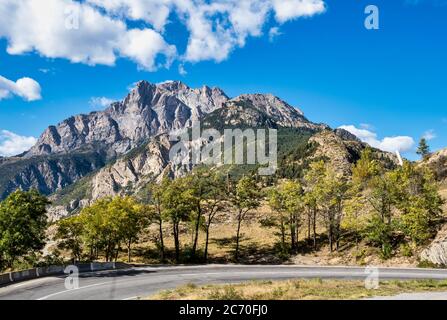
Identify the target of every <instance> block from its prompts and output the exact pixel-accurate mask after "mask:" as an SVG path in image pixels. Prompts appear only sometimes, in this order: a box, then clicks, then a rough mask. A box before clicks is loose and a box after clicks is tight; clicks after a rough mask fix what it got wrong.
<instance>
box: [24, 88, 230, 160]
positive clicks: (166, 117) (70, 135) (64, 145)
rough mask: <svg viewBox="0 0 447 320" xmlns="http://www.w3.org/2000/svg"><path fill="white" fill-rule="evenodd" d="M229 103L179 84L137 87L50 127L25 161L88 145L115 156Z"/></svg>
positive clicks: (222, 97)
mask: <svg viewBox="0 0 447 320" xmlns="http://www.w3.org/2000/svg"><path fill="white" fill-rule="evenodd" d="M227 101H228V97H227V96H226V95H225V93H224V92H223V91H222V90H220V89H218V88H213V89H211V88H209V87H206V86H204V87H203V88H201V89H191V88H189V87H188V86H186V85H185V84H183V83H181V82H178V81H175V82H166V83H162V84H158V85H156V84H151V83H149V82H147V81H141V82H138V83H137V84H136V86H135V88H134V89H132V91H131V92H130V94H129V95H128V96H127V97H126V98H125V99H124V100H123V101H121V102H115V103H112V105H111V106H110V107H109V108H107V109H106V110H104V111H100V112H93V113H90V114H88V115H78V116H75V117H71V118H69V119H67V120H65V121H63V122H61V123H60V124H58V125H57V126H50V127H48V129H47V130H45V132H44V133H43V134H42V136H41V137H40V139H39V140H38V142H37V144H36V145H35V146H33V147H32V148H31V150H29V151H28V152H26V153H25V154H24V156H23V157H25V158H30V157H33V156H37V155H48V154H60V153H68V152H73V151H74V150H76V149H79V148H81V147H84V146H85V145H86V144H99V145H103V146H106V147H107V148H109V149H110V150H111V151H112V153H113V155H115V156H116V155H121V154H124V153H126V152H127V151H129V150H131V149H133V148H135V147H137V146H139V145H140V144H141V143H143V142H144V141H146V140H147V139H148V138H149V137H151V136H154V135H157V134H160V133H165V132H169V131H172V130H176V129H181V128H184V127H185V126H186V125H187V124H188V123H189V121H191V120H198V119H200V118H201V117H202V116H203V115H204V114H207V113H209V112H211V111H214V110H216V109H218V108H221V107H222V106H223V105H224V104H225V102H227Z"/></svg>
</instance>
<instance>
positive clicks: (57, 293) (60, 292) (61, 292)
mask: <svg viewBox="0 0 447 320" xmlns="http://www.w3.org/2000/svg"><path fill="white" fill-rule="evenodd" d="M109 283H111V282H101V283H96V284H91V285H89V286H85V287H80V288H77V289H71V290H64V291H59V292H55V293H52V294H49V295H47V296H45V297H42V298H39V299H37V300H46V299H48V298H51V297H54V296H57V295H59V294H63V293H66V292H72V291H77V290H82V289H86V288H91V287H96V286H102V285H104V284H109Z"/></svg>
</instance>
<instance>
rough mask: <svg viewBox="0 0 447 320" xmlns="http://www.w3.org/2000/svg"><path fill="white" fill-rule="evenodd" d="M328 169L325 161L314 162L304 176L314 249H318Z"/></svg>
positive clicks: (306, 204) (305, 201) (309, 225)
mask: <svg viewBox="0 0 447 320" xmlns="http://www.w3.org/2000/svg"><path fill="white" fill-rule="evenodd" d="M325 171H326V167H325V164H324V162H323V161H317V162H312V163H311V164H310V165H309V169H308V170H307V171H306V172H305V175H304V186H305V187H304V191H305V194H304V198H303V201H304V204H305V206H306V208H307V211H308V235H310V228H311V227H312V240H313V248H314V250H316V249H317V219H318V216H319V213H320V210H319V205H320V204H321V200H322V198H321V196H322V187H323V184H324V176H325Z"/></svg>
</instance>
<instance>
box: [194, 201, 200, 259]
mask: <svg viewBox="0 0 447 320" xmlns="http://www.w3.org/2000/svg"><path fill="white" fill-rule="evenodd" d="M201 217H202V208H201V207H200V204H198V205H197V217H196V219H197V220H196V225H195V230H194V243H193V245H192V257H193V258H194V257H195V256H196V250H197V241H198V239H199V228H200V218H201Z"/></svg>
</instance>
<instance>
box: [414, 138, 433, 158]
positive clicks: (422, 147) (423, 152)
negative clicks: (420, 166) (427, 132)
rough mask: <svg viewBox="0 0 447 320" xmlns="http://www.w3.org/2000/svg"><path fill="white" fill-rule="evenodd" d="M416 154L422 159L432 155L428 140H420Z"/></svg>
mask: <svg viewBox="0 0 447 320" xmlns="http://www.w3.org/2000/svg"><path fill="white" fill-rule="evenodd" d="M416 153H417V154H418V155H420V156H421V157H422V158H426V157H427V156H428V155H429V154H430V147H429V146H428V143H427V139H425V138H421V140H419V145H418V149H417V151H416Z"/></svg>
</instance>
